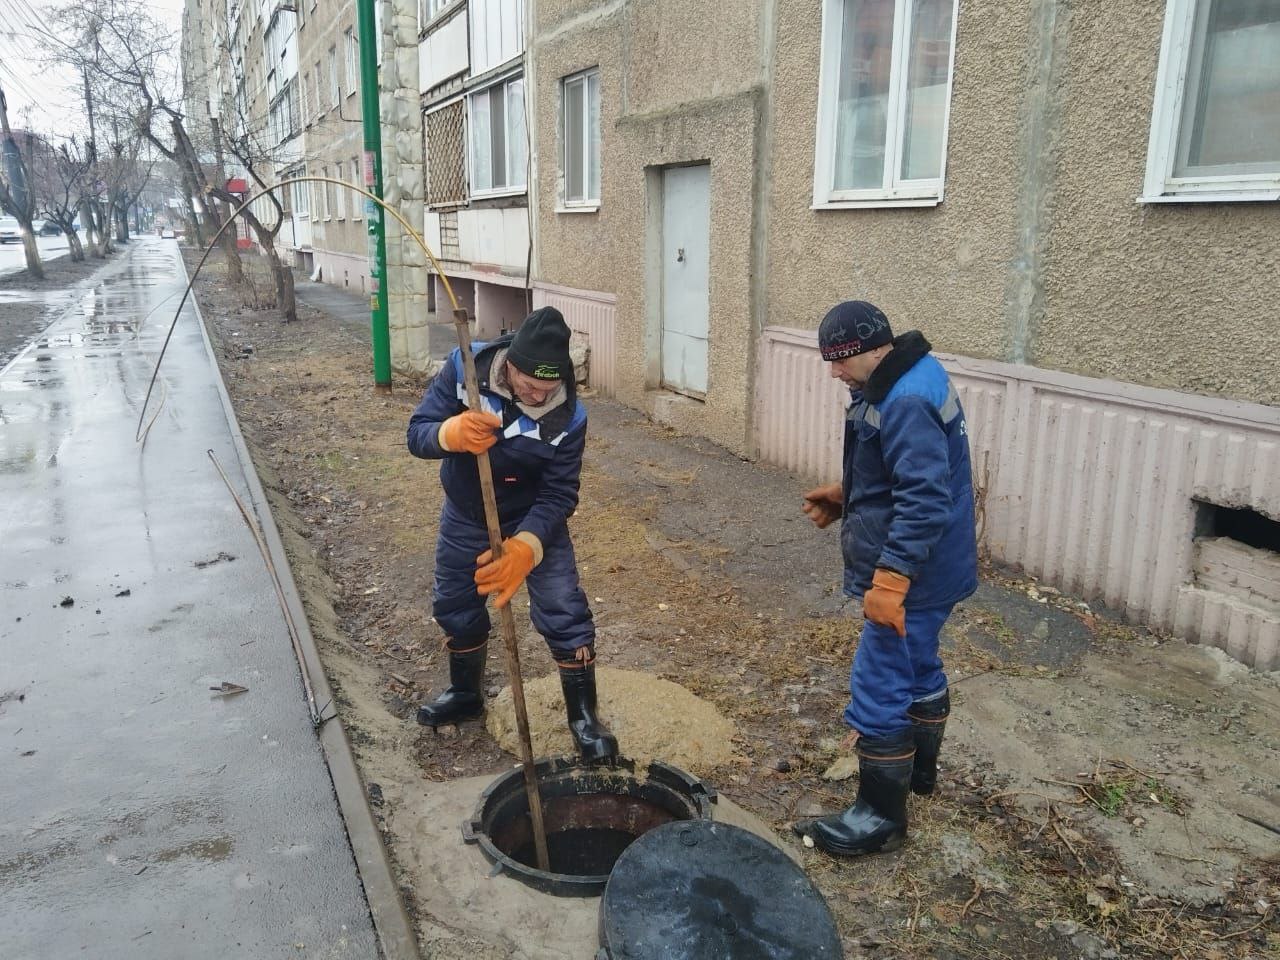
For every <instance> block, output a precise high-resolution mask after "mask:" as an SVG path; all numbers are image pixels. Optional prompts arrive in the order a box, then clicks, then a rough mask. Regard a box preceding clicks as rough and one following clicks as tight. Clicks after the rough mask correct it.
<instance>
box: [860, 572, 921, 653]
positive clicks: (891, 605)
mask: <svg viewBox="0 0 1280 960" xmlns="http://www.w3.org/2000/svg"><path fill="white" fill-rule="evenodd" d="M910 587H911V578H910V577H904V576H903V575H902V574H900V573H896V572H894V571H893V570H886V569H885V568H884V567H880V568H878V569H877V570H876V573H875V576H874V577H872V578H871V589H870V590H868V591H867V592H866V595H865V596H863V598H862V615H863V616H864V617H866V618H867V619H868V620H870V621H871V622H872V623H874V624H878V625H879V626H882V627H893V629H895V630H897V631H898V636H900V637H905V636H906V635H907V611H906V610H905V609H904V608H903V606H902V604H903V601H905V600H906V599H907V590H908V589H909V588H910Z"/></svg>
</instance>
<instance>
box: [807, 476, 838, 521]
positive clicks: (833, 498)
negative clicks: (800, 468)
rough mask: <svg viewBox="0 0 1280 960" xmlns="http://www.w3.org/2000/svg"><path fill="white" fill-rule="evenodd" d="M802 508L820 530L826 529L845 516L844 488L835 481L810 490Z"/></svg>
mask: <svg viewBox="0 0 1280 960" xmlns="http://www.w3.org/2000/svg"><path fill="white" fill-rule="evenodd" d="M801 509H802V510H804V512H805V515H806V516H807V517H808V518H809V519H810V520H812V521H813V522H814V524H816V525H817V527H818V529H819V530H822V529H825V528H826V527H828V526H830V525H831V524H832V523H834V522H835V521H837V520H839V519H840V518H841V517H843V516H844V488H843V487H842V486H841V485H840V484H838V483H833V484H830V485H829V486H826V487H818V488H816V489H814V490H810V491H809V492H808V493H806V494H805V495H804V506H802V507H801Z"/></svg>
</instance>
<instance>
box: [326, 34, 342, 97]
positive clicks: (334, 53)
mask: <svg viewBox="0 0 1280 960" xmlns="http://www.w3.org/2000/svg"><path fill="white" fill-rule="evenodd" d="M329 102H330V103H332V104H333V105H334V106H335V107H336V106H339V105H340V104H341V103H342V85H341V83H340V81H339V80H338V48H337V47H336V46H333V47H330V48H329Z"/></svg>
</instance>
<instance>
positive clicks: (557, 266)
mask: <svg viewBox="0 0 1280 960" xmlns="http://www.w3.org/2000/svg"><path fill="white" fill-rule="evenodd" d="M531 2H532V0H531ZM529 37H530V40H529V51H528V54H527V57H528V61H529V69H530V71H531V73H532V75H533V77H534V82H533V84H532V91H533V92H532V98H533V106H532V107H531V111H530V112H531V114H532V116H533V121H532V122H531V124H530V129H531V130H532V131H533V134H532V135H533V140H534V143H535V145H536V146H535V149H534V151H533V152H534V154H535V156H536V157H537V160H538V162H537V164H536V170H537V174H536V182H535V184H534V190H533V197H534V200H533V203H534V209H535V211H536V213H535V216H534V218H533V225H534V231H533V232H534V256H533V262H534V271H533V273H534V280H533V290H534V302H535V303H553V304H555V305H557V306H559V307H560V308H561V309H562V310H563V312H564V313H565V314H566V316H567V317H569V318H570V322H571V324H572V325H574V326H575V327H577V328H578V329H580V330H583V331H585V332H587V333H589V335H590V337H591V342H592V377H593V381H594V383H595V385H596V386H598V387H599V388H600V389H602V390H603V391H605V392H607V393H610V394H613V395H615V396H617V397H619V398H620V399H622V400H624V401H625V402H627V403H629V404H631V405H633V406H636V407H638V408H640V409H642V410H645V411H647V412H648V413H649V414H651V415H652V416H654V417H655V418H657V419H659V420H663V421H666V422H669V423H671V424H672V425H674V426H676V427H678V428H679V429H681V430H684V431H687V432H691V433H694V434H699V435H702V436H706V437H709V438H711V439H713V440H715V441H716V442H718V443H721V444H723V445H724V446H726V447H728V448H729V449H731V450H734V451H736V452H739V453H741V454H743V455H745V456H752V457H760V458H762V459H765V460H768V461H771V462H774V463H777V464H779V465H781V466H784V467H787V468H790V469H793V470H795V471H797V472H799V473H804V474H809V475H814V476H821V477H824V478H830V477H832V476H836V475H838V474H837V473H836V468H837V463H838V458H839V450H840V432H841V426H842V419H843V418H842V407H843V405H844V403H846V402H847V398H846V397H844V396H842V391H841V390H840V389H839V385H838V384H835V383H834V382H833V381H831V380H830V379H829V378H828V377H827V376H826V374H825V371H824V369H823V365H822V363H821V362H820V359H819V357H818V355H817V351H816V349H815V347H816V342H815V331H816V327H817V324H818V322H819V320H820V319H821V317H822V315H823V313H824V312H825V310H826V309H827V308H828V307H829V306H830V305H831V304H833V303H835V302H837V301H839V300H841V299H847V298H853V297H860V298H866V299H871V300H873V301H875V302H877V303H878V304H880V305H881V306H882V307H883V308H884V309H885V310H886V312H887V313H888V315H889V316H890V317H891V318H892V320H893V321H894V324H895V327H896V328H897V329H900V330H905V329H911V328H920V329H922V330H924V331H925V333H926V334H927V335H928V337H929V338H930V339H931V341H932V342H933V343H934V345H935V349H936V350H937V351H938V352H939V353H940V354H942V355H943V356H944V358H945V359H946V362H947V363H948V365H949V367H950V369H951V370H952V373H953V376H954V377H955V379H956V381H957V383H958V385H959V386H960V388H961V392H962V395H963V398H964V402H965V404H966V407H967V411H968V418H969V424H970V432H971V437H972V442H973V447H974V454H975V464H976V471H977V476H976V477H975V481H976V484H977V487H978V489H979V495H980V498H981V500H982V515H983V528H982V530H981V535H982V539H983V544H984V547H985V549H986V550H987V551H988V553H989V554H990V555H991V556H992V557H993V558H995V559H997V560H1000V561H1003V562H1006V563H1009V564H1012V565H1014V566H1017V567H1019V568H1021V569H1024V570H1026V571H1028V572H1030V573H1032V574H1034V575H1036V576H1038V577H1041V578H1043V580H1044V581H1045V582H1047V583H1050V584H1053V585H1054V586H1056V587H1058V588H1060V589H1064V590H1067V591H1070V592H1073V593H1076V594H1079V595H1083V596H1084V597H1086V598H1087V599H1089V600H1090V601H1092V602H1096V603H1103V604H1105V605H1107V606H1109V607H1111V608H1114V609H1116V610H1118V611H1120V612H1121V613H1123V614H1125V615H1127V616H1129V617H1131V618H1132V619H1134V620H1136V621H1140V622H1144V623H1148V624H1150V625H1152V626H1153V627H1154V628H1156V629H1162V630H1171V631H1176V632H1178V633H1180V634H1183V635H1186V636H1190V637H1193V638H1199V639H1203V640H1205V641H1206V642H1210V643H1215V644H1218V645H1220V646H1223V647H1225V648H1226V649H1228V651H1229V652H1231V653H1232V654H1233V655H1234V656H1237V657H1238V658H1239V659H1242V660H1244V661H1246V662H1249V663H1252V664H1254V665H1256V666H1259V667H1262V668H1268V669H1270V668H1275V667H1276V666H1280V602H1278V601H1280V565H1278V564H1277V558H1280V553H1278V552H1277V551H1280V409H1278V408H1277V406H1276V404H1278V403H1280V379H1277V376H1276V373H1275V371H1276V370H1277V369H1280V349H1278V347H1277V343H1280V339H1278V338H1277V333H1280V330H1277V323H1276V320H1275V317H1276V300H1275V295H1274V293H1273V292H1272V289H1271V288H1272V286H1273V277H1274V263H1275V262H1277V256H1278V255H1280V221H1277V219H1276V211H1277V209H1278V208H1277V205H1276V203H1275V202H1274V201H1275V200H1276V199H1277V197H1280V66H1277V65H1278V64H1280V11H1277V9H1276V7H1275V5H1274V4H1258V3H1251V2H1248V0H1238V2H1213V3H1211V2H1209V0H1169V2H1168V3H1165V4H1149V3H1139V2H1132V0H1131V2H1122V3H1116V4H1108V5H1088V6H1084V7H1082V6H1080V5H1076V4H1065V3H1062V2H1055V0H1034V2H1032V3H1030V4H1025V5H1022V6H1010V5H1008V4H1000V3H995V2H979V0H973V2H969V0H960V2H957V0H822V2H821V3H804V2H799V0H764V2H758V0H755V2H745V0H742V2H738V0H734V2H729V3H726V4H719V5H714V6H713V5H690V4H683V3H678V2H674V0H652V2H645V3H622V2H589V0H579V2H574V0H550V2H549V0H540V2H537V3H536V4H535V6H534V9H533V11H532V15H531V26H530V29H529Z"/></svg>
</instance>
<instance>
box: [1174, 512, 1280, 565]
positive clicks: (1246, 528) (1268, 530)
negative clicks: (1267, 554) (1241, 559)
mask: <svg viewBox="0 0 1280 960" xmlns="http://www.w3.org/2000/svg"><path fill="white" fill-rule="evenodd" d="M1194 502H1195V505H1196V525H1195V536H1196V537H1197V538H1201V537H1230V538H1231V539H1232V540H1236V541H1238V542H1240V543H1243V544H1246V545H1247V546H1250V547H1258V548H1259V549H1262V550H1271V551H1274V552H1276V553H1280V522H1277V521H1275V520H1272V519H1270V518H1269V517H1266V516H1264V515H1263V514H1261V513H1259V512H1258V511H1256V510H1248V509H1242V508H1239V507H1223V506H1219V505H1218V504H1216V503H1208V502H1206V501H1204V500H1196V501H1194Z"/></svg>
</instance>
